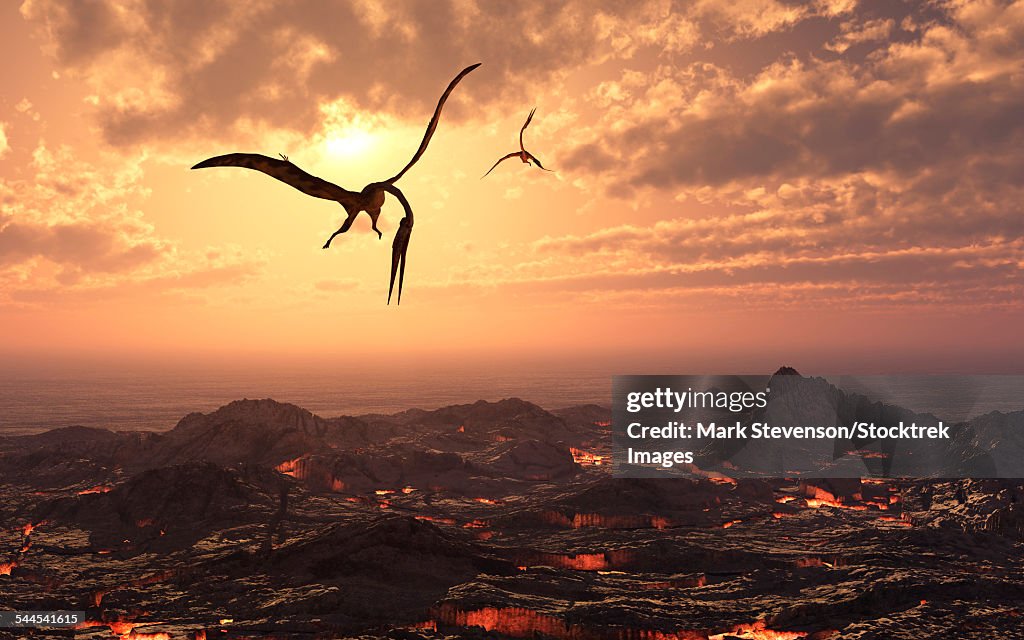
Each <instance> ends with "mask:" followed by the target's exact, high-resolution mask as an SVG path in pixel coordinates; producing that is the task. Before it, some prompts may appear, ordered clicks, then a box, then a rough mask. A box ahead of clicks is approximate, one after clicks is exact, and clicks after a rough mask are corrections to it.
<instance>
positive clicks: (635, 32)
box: [21, 0, 848, 145]
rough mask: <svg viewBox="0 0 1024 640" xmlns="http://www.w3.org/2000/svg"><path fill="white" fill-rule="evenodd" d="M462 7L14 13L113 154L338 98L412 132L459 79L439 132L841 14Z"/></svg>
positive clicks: (345, 5)
mask: <svg viewBox="0 0 1024 640" xmlns="http://www.w3.org/2000/svg"><path fill="white" fill-rule="evenodd" d="M834 4H836V3H831V4H829V3H824V2H822V3H818V4H814V5H800V4H798V3H789V2H780V1H778V0H739V1H730V2H719V1H711V0H701V1H700V2H696V3H692V2H671V1H668V0H647V1H645V2H625V1H623V0H573V1H569V2H564V3H523V2H513V3H498V2H477V1H475V0H414V1H410V2H402V3H391V4H389V5H388V6H387V8H386V9H384V8H383V6H382V5H380V4H378V3H376V2H367V1H364V0H353V1H352V2H330V3H325V2H320V1H319V0H297V1H291V2H275V1H263V2H258V3H244V4H243V3H166V2H158V1H157V0H140V1H139V2H137V3H134V4H133V5H132V6H131V8H127V7H125V6H123V5H122V4H120V3H117V2H114V1H113V0H92V1H90V2H76V3H66V2H60V1H59V0H29V1H27V2H25V3H24V4H23V6H22V11H21V13H22V15H23V17H24V18H25V19H26V20H28V21H29V22H30V23H31V24H32V25H34V26H35V27H36V28H37V30H38V32H39V33H40V34H41V35H42V36H43V38H44V42H45V43H46V49H47V51H48V52H49V53H50V55H51V56H52V57H53V58H54V59H55V61H56V63H57V64H58V65H59V66H60V68H61V70H62V72H63V73H64V74H65V75H68V74H70V75H73V76H77V77H79V78H82V79H84V80H85V82H86V83H87V85H88V86H89V87H90V89H91V93H92V94H93V96H94V98H95V102H96V106H97V114H98V118H99V123H100V126H101V128H102V130H103V132H104V134H105V137H106V139H107V140H108V141H109V142H111V143H113V144H116V145H132V144H136V143H140V142H147V141H159V140H163V141H172V140H174V139H181V138H183V137H189V136H199V137H206V138H209V137H210V136H225V135H229V134H230V135H235V136H238V135H242V134H244V132H245V128H246V127H247V126H252V125H254V124H255V125H257V126H266V127H270V128H281V129H288V130H292V131H297V132H300V133H303V134H309V133H311V132H312V131H314V130H315V128H316V126H317V124H318V123H319V120H320V113H319V110H318V108H319V106H320V105H323V104H328V103H332V102H335V101H338V100H344V101H346V102H348V103H351V104H352V105H353V106H354V107H355V108H357V109H360V110H363V111H373V112H375V113H387V114H391V115H398V116H400V117H415V118H417V119H421V118H422V116H423V114H424V113H429V110H430V108H431V107H432V106H433V105H434V104H435V102H436V100H437V96H438V94H439V91H440V89H441V88H442V87H443V86H444V85H445V83H446V82H447V81H448V80H449V79H450V78H451V77H453V76H454V74H455V73H456V72H457V71H458V70H459V69H461V68H462V67H463V66H465V65H468V64H472V63H474V62H481V61H482V62H483V63H484V64H485V71H484V72H478V73H476V74H474V76H472V77H470V78H468V79H467V81H466V86H465V88H462V89H460V90H459V91H458V92H456V94H455V95H454V96H453V98H452V102H451V107H450V110H449V112H448V113H447V114H446V116H447V117H449V118H452V119H453V120H459V119H462V118H464V117H465V116H466V115H467V114H469V113H471V112H470V111H469V110H467V109H465V108H464V107H465V105H467V104H473V106H474V109H473V111H472V113H478V112H479V110H480V109H481V108H487V107H493V106H495V105H499V104H507V103H518V102H524V103H526V102H529V101H530V99H532V98H533V97H535V96H536V95H537V91H538V87H549V88H553V89H555V90H557V88H558V87H564V86H565V83H566V81H571V80H572V78H573V77H574V76H575V74H578V73H579V72H580V71H581V70H583V69H586V68H588V67H595V66H597V65H600V64H602V63H603V62H606V61H608V60H619V61H622V60H629V59H631V58H632V57H633V56H635V55H638V54H639V53H641V52H644V51H652V50H653V51H657V52H658V54H659V55H660V56H663V57H664V56H680V55H685V54H687V53H688V52H691V51H692V50H694V49H695V48H700V47H705V46H710V45H709V44H708V43H709V41H710V40H711V39H713V38H715V39H719V40H721V41H727V42H732V41H737V40H743V39H756V38H760V37H763V36H765V35H767V34H770V33H774V32H785V31H786V30H788V29H790V28H792V27H793V26H794V25H795V24H797V23H799V22H800V21H802V20H805V19H807V18H810V17H814V16H823V15H824V16H833V15H840V14H841V13H842V12H844V11H846V10H847V9H846V8H845V4H848V3H842V2H840V3H838V4H839V5H842V6H839V7H836V6H833V5H834Z"/></svg>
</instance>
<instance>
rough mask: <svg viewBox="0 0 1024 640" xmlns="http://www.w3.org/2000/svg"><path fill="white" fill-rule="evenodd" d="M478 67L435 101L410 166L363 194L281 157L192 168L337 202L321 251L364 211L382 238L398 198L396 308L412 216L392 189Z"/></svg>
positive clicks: (236, 156) (253, 156) (237, 157)
mask: <svg viewBox="0 0 1024 640" xmlns="http://www.w3.org/2000/svg"><path fill="white" fill-rule="evenodd" d="M479 66H480V63H479V62H478V63H476V64H474V65H470V66H468V67H466V68H465V69H463V70H462V71H461V72H459V75H457V76H455V79H454V80H452V81H451V82H450V83H449V84H448V88H447V89H445V90H444V93H443V94H441V99H440V100H438V101H437V107H436V108H435V109H434V115H433V116H432V117H431V118H430V122H429V123H428V124H427V131H426V133H424V134H423V141H422V142H420V147H419V149H417V150H416V153H415V154H414V155H413V157H412V160H410V161H409V164H407V165H405V168H403V169H402V170H401V171H399V172H398V173H397V174H395V176H394V177H392V178H389V179H387V180H383V181H381V182H371V183H370V184H368V185H366V186H365V187H363V190H362V191H349V190H348V189H344V188H342V187H339V186H338V185H336V184H333V183H331V182H328V181H326V180H323V179H321V178H317V177H316V176H313V175H310V174H308V173H306V172H305V171H303V170H302V169H300V168H298V167H297V166H295V165H294V164H293V163H292V162H291V161H290V160H289V159H288V156H285V155H283V154H282V155H281V159H280V160H278V159H277V158H270V157H267V156H264V155H260V154H258V153H229V154H227V155H223V156H216V157H214V158H209V159H208V160H203V161H202V162H200V163H199V164H197V165H195V166H194V167H192V168H193V169H205V168H206V167H244V168H246V169H255V170H256V171H260V172H262V173H265V174H267V175H268V176H270V177H272V178H277V179H278V180H280V181H281V182H284V183H285V184H289V185H291V186H292V187H295V188H296V189H298V190H299V191H301V192H302V193H305V194H306V195H309V196H313V197H314V198H323V199H324V200H334V201H335V202H338V203H339V204H341V206H343V207H344V208H345V212H346V213H347V214H348V217H346V218H345V222H344V223H342V225H341V227H340V228H339V229H338V230H337V231H335V232H334V233H332V234H331V237H330V238H327V242H325V243H324V249H327V248H329V247H330V246H331V240H334V237H335V236H337V235H338V234H339V233H345V232H346V231H348V230H349V228H350V227H351V226H352V223H353V222H354V221H355V219H356V216H358V215H359V213H360V212H362V211H365V212H366V213H367V214H368V215H369V216H370V220H371V221H372V222H373V230H374V231H376V232H377V237H378V238H380V237H382V236H383V235H384V234H382V233H381V231H380V229H378V228H377V218H379V217H380V210H381V207H383V206H384V194H385V193H390V194H391V195H393V196H395V197H396V198H398V202H399V203H401V205H402V209H404V210H405V217H404V218H402V220H401V221H400V222H399V224H398V231H396V232H395V240H394V242H393V243H392V244H391V285H390V286H389V288H388V304H391V294H392V292H393V291H394V289H395V274H396V273H397V274H398V304H401V303H402V284H403V282H404V280H405V256H406V253H407V252H408V250H409V238H410V237H411V236H412V225H413V215H412V207H410V206H409V201H408V200H406V198H405V194H403V193H402V192H401V190H399V188H398V187H396V186H395V182H396V181H397V180H398V179H399V178H401V177H402V176H403V175H405V172H406V171H408V170H409V169H410V168H412V166H413V165H414V164H416V161H417V160H419V159H420V156H422V155H423V152H424V151H426V150H427V144H428V143H429V142H430V138H431V137H432V136H433V135H434V130H436V129H437V122H438V120H439V119H440V117H441V108H442V107H444V103H445V100H447V99H448V96H449V95H450V94H451V92H452V90H454V89H455V85H457V84H458V83H459V81H460V80H462V79H463V78H464V77H465V76H466V75H467V74H468V73H469V72H470V71H472V70H473V69H476V68H477V67H479Z"/></svg>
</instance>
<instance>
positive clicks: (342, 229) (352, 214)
mask: <svg viewBox="0 0 1024 640" xmlns="http://www.w3.org/2000/svg"><path fill="white" fill-rule="evenodd" d="M377 213H380V212H379V211H378V212H377ZM358 215H359V211H349V212H348V217H347V218H345V222H343V223H342V224H341V227H339V228H338V230H337V231H335V232H334V233H332V234H331V237H330V238H327V242H325V243H324V249H330V248H331V240H334V237H335V236H337V235H338V234H339V233H345V232H346V231H348V230H349V229H350V228H352V223H353V222H355V221H356V216H358ZM373 229H374V231H376V230H377V220H376V218H374V221H373ZM377 235H378V237H379V236H380V231H377Z"/></svg>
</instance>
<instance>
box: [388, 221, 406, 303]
mask: <svg viewBox="0 0 1024 640" xmlns="http://www.w3.org/2000/svg"><path fill="white" fill-rule="evenodd" d="M411 236H412V220H411V219H410V218H408V217H405V218H402V220H401V222H399V223H398V231H397V232H396V233H395V241H394V242H393V243H391V285H390V286H389V287H388V304H391V294H392V293H393V292H394V290H395V274H396V273H397V274H398V304H402V284H403V283H404V282H405V256H406V253H407V252H408V251H409V238H410V237H411Z"/></svg>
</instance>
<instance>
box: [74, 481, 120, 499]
mask: <svg viewBox="0 0 1024 640" xmlns="http://www.w3.org/2000/svg"><path fill="white" fill-rule="evenodd" d="M113 488H114V487H112V486H111V485H109V484H98V485H96V486H95V487H90V488H88V489H86V490H84V491H79V492H78V495H80V496H85V495H89V494H90V493H108V492H110V491H111V490H113Z"/></svg>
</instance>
